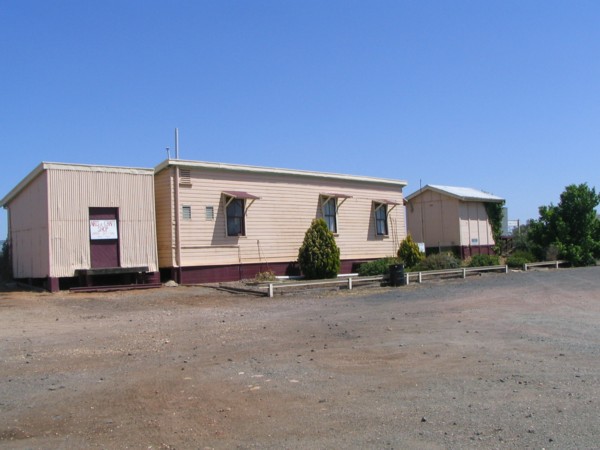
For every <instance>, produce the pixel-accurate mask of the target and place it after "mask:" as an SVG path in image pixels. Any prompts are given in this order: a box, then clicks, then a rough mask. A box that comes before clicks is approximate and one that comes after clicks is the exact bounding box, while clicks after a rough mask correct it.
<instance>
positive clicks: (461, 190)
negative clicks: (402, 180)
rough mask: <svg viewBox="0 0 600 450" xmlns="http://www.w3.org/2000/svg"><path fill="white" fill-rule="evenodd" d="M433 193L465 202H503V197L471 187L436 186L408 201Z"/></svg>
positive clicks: (421, 191) (424, 189) (430, 186)
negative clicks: (427, 192)
mask: <svg viewBox="0 0 600 450" xmlns="http://www.w3.org/2000/svg"><path fill="white" fill-rule="evenodd" d="M426 191H433V192H438V193H440V194H444V195H449V196H450V197H454V198H457V199H459V200H462V201H463V202H494V203H497V202H498V203H499V202H503V201H504V199H503V198H502V197H498V196H496V195H492V194H489V193H487V192H484V191H480V190H479V189H473V188H469V187H457V186H441V185H436V184H428V185H426V186H424V187H423V188H421V189H419V190H418V191H416V192H413V193H412V194H410V195H408V196H407V197H406V200H408V201H410V200H412V199H413V198H415V197H417V196H418V195H421V194H422V193H423V192H426Z"/></svg>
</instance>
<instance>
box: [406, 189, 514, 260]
mask: <svg viewBox="0 0 600 450" xmlns="http://www.w3.org/2000/svg"><path fill="white" fill-rule="evenodd" d="M406 201H407V208H406V210H407V213H406V216H407V224H408V232H409V233H410V234H411V236H412V237H413V239H414V240H415V241H417V242H424V243H425V248H426V249H434V250H435V251H439V250H441V251H453V252H456V253H458V254H459V255H460V256H461V257H462V258H467V257H469V256H472V255H476V254H491V253H493V250H492V248H493V246H494V244H495V243H494V237H493V235H492V227H491V224H490V222H489V219H488V215H487V212H486V209H485V203H501V202H504V199H503V198H501V197H497V196H495V195H492V194H488V193H486V192H483V191H480V190H477V189H472V188H465V187H454V186H439V185H427V186H425V187H423V188H422V189H420V190H418V191H417V192H414V193H412V194H410V195H408V196H407V197H406Z"/></svg>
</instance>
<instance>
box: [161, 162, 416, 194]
mask: <svg viewBox="0 0 600 450" xmlns="http://www.w3.org/2000/svg"><path fill="white" fill-rule="evenodd" d="M171 166H178V167H189V168H194V167H197V168H201V169H209V170H225V171H232V172H246V173H247V172H251V173H263V174H272V175H291V176H301V177H310V178H321V179H329V180H343V181H359V182H364V183H377V184H386V185H393V186H399V187H404V186H406V184H407V183H406V181H402V180H392V179H389V178H376V177H366V176H360V175H344V174H339V173H329V172H312V171H309V170H294V169H278V168H274V167H260V166H246V165H241V164H226V163H214V162H205V161H189V160H182V159H167V160H165V161H163V162H162V163H160V164H159V165H158V166H156V168H155V170H156V173H159V172H161V171H163V170H164V169H166V168H167V167H171Z"/></svg>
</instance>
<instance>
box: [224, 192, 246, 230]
mask: <svg viewBox="0 0 600 450" xmlns="http://www.w3.org/2000/svg"><path fill="white" fill-rule="evenodd" d="M244 208H245V201H244V199H241V198H233V199H231V201H230V202H229V203H228V205H227V208H226V210H227V236H245V235H246V229H245V223H244Z"/></svg>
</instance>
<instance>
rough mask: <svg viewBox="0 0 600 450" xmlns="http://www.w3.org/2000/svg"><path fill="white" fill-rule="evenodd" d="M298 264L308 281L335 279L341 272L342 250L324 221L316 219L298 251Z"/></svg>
mask: <svg viewBox="0 0 600 450" xmlns="http://www.w3.org/2000/svg"><path fill="white" fill-rule="evenodd" d="M298 264H299V265H300V270H302V273H303V274H304V276H305V277H306V278H308V279H317V278H335V277H336V276H337V274H338V273H339V271H340V249H339V247H338V246H337V244H336V243H335V238H334V236H333V233H332V232H331V231H329V228H328V227H327V223H326V222H325V221H324V220H323V219H314V220H313V221H312V224H311V226H310V228H309V229H308V230H307V231H306V234H305V235H304V242H303V243H302V246H301V247H300V250H299V251H298Z"/></svg>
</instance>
